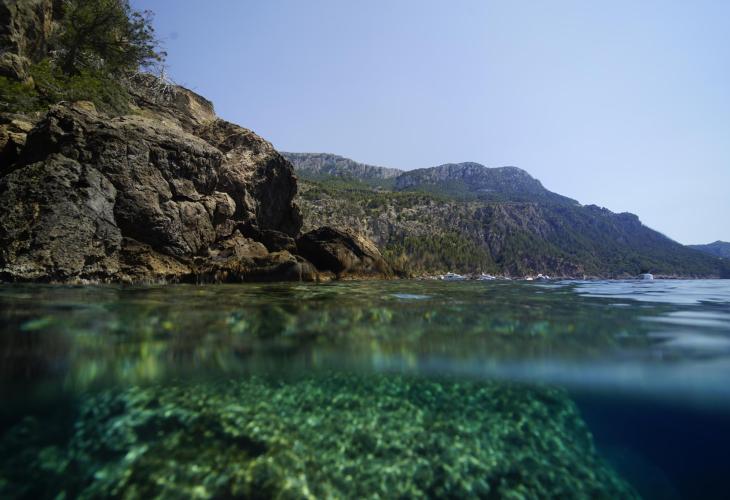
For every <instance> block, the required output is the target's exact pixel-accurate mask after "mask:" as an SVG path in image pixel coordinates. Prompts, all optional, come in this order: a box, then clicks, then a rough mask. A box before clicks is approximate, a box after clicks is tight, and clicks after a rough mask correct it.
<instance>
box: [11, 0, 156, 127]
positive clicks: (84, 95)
mask: <svg viewBox="0 0 730 500" xmlns="http://www.w3.org/2000/svg"><path fill="white" fill-rule="evenodd" d="M48 44H49V50H48V53H49V56H48V57H47V58H45V59H43V60H41V61H36V62H35V63H34V64H32V65H31V67H30V68H29V75H30V79H29V80H28V81H27V82H18V81H15V80H13V79H11V78H7V77H0V96H1V97H0V107H1V108H0V110H2V111H10V112H32V111H39V110H43V109H46V108H47V107H48V106H50V105H52V104H55V103H57V102H60V101H80V100H83V101H91V102H93V103H94V104H95V105H96V107H97V108H98V109H100V110H102V111H105V112H109V113H114V114H121V113H124V112H126V111H128V108H129V94H128V92H127V90H126V82H127V81H128V79H129V77H131V76H132V75H133V74H134V73H135V72H137V71H139V69H140V68H150V67H153V66H154V65H156V64H161V63H162V62H163V61H164V58H165V53H164V52H162V51H160V50H158V43H157V41H156V39H155V36H154V29H153V28H152V25H151V14H150V13H149V12H147V11H145V12H138V11H135V10H133V9H132V8H131V7H130V5H129V2H128V1H127V0H70V1H67V2H64V3H63V9H62V12H61V17H60V19H59V20H58V22H57V27H56V28H55V30H54V35H53V36H51V37H50V39H49V40H48Z"/></svg>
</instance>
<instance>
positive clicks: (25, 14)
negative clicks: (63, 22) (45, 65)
mask: <svg viewBox="0 0 730 500" xmlns="http://www.w3.org/2000/svg"><path fill="white" fill-rule="evenodd" d="M60 4H61V2H60V1H58V0H0V19H1V20H2V22H0V75H1V76H8V77H11V78H15V79H18V80H26V79H27V78H28V74H27V72H28V66H29V65H30V63H31V62H34V61H37V60H39V59H41V58H42V57H44V56H45V55H46V53H47V44H48V39H49V37H50V36H51V34H52V31H53V23H54V18H55V16H54V10H57V9H58V8H59V7H60Z"/></svg>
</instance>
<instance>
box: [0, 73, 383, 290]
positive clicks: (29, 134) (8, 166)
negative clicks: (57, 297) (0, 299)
mask: <svg viewBox="0 0 730 500" xmlns="http://www.w3.org/2000/svg"><path fill="white" fill-rule="evenodd" d="M140 82H141V83H140V84H139V87H138V94H137V97H136V98H135V99H136V102H137V104H138V106H136V107H135V110H136V111H135V113H134V114H130V115H127V116H117V117H112V116H108V115H106V114H103V113H100V112H97V111H96V109H95V108H94V106H93V105H92V104H90V103H84V102H79V103H70V104H61V105H58V106H55V107H53V108H52V109H50V110H49V111H48V112H47V113H46V114H45V115H44V116H42V117H41V118H40V119H39V120H38V121H37V122H35V123H33V124H30V123H28V122H25V121H22V120H19V119H10V118H8V119H7V120H6V124H5V125H4V126H3V128H2V130H0V132H2V133H0V136H2V137H4V138H5V146H6V147H5V148H4V149H3V153H2V154H0V156H2V158H3V160H4V161H3V164H2V167H1V168H0V207H2V208H0V247H1V248H0V277H2V278H3V279H4V280H8V281H53V282H68V281H72V282H76V281H97V282H98V281H102V282H104V281H107V282H150V281H155V282H159V281H205V282H210V281H215V282H219V281H223V282H236V281H246V280H279V279H283V280H301V279H304V280H312V279H320V278H326V277H328V276H331V273H329V272H326V273H320V272H319V271H318V269H317V268H316V267H315V266H313V265H312V264H310V263H309V262H308V261H307V259H305V258H303V257H300V256H298V255H297V250H296V245H295V243H294V240H295V238H296V237H297V236H298V235H299V232H300V228H301V225H302V218H301V214H300V212H299V208H298V207H297V206H296V204H294V202H293V201H292V200H293V198H294V196H295V195H296V192H297V184H296V177H295V176H294V174H293V171H292V167H291V165H290V164H289V162H288V161H286V160H285V159H284V158H283V157H282V156H281V155H280V154H279V153H278V152H277V151H276V150H275V149H274V148H273V147H272V146H271V144H270V143H268V142H267V141H265V140H264V139H262V138H261V137H259V136H258V135H256V134H255V133H253V132H251V131H250V130H247V129H245V128H243V127H239V126H238V125H234V124H232V123H228V122H225V121H223V120H220V119H218V118H216V117H215V114H214V113H213V108H212V105H210V103H209V102H208V101H207V100H205V99H204V98H202V97H200V96H197V95H196V94H194V93H192V92H190V91H189V90H187V89H183V88H181V87H174V88H171V89H168V90H167V91H166V93H165V94H164V95H163V96H162V98H160V96H159V95H156V94H155V92H156V90H155V89H154V88H153V87H151V86H149V85H148V84H149V79H144V78H142V79H141V80H140ZM144 96H146V98H145V97H144ZM155 99H156V100H155ZM147 103H152V104H147ZM26 119H29V118H27V117H26ZM358 245H360V247H361V248H363V249H365V250H363V251H367V247H368V245H369V243H368V242H366V241H363V242H360V243H358ZM322 271H329V270H328V269H322ZM345 274H346V273H345Z"/></svg>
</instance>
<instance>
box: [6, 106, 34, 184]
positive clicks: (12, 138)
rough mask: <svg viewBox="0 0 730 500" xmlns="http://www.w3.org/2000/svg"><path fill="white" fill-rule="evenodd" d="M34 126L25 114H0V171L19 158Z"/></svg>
mask: <svg viewBox="0 0 730 500" xmlns="http://www.w3.org/2000/svg"><path fill="white" fill-rule="evenodd" d="M32 128H33V124H32V123H30V122H28V121H27V120H26V119H25V117H24V116H21V115H13V114H10V113H2V114H0V173H2V171H3V170H4V169H5V167H7V166H8V165H10V164H12V163H14V162H15V161H16V160H17V159H18V156H19V155H20V152H21V151H22V149H23V146H25V139H26V137H27V135H28V132H30V130H31V129H32Z"/></svg>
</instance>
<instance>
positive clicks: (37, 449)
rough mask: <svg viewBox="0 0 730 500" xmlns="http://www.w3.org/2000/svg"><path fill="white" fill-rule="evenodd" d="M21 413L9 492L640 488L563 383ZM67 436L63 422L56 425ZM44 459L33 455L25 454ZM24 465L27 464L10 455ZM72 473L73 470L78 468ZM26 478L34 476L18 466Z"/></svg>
mask: <svg viewBox="0 0 730 500" xmlns="http://www.w3.org/2000/svg"><path fill="white" fill-rule="evenodd" d="M72 419H73V422H72V426H69V428H70V429H72V430H71V432H70V434H66V435H67V440H66V441H65V442H63V441H61V442H59V441H58V438H56V439H57V440H56V442H55V443H53V442H51V443H49V442H44V439H47V433H48V432H50V430H49V429H40V428H38V425H37V422H36V421H35V420H34V419H32V418H27V419H25V420H23V421H21V422H20V423H19V424H17V425H16V426H15V427H14V428H12V429H10V431H9V432H8V433H7V434H6V438H5V439H4V440H3V442H2V448H1V449H2V451H3V453H2V459H0V470H2V471H3V472H4V482H3V483H2V484H0V492H4V493H6V494H10V495H11V496H15V495H17V496H24V495H25V496H29V497H31V496H35V497H38V496H54V495H59V494H63V493H66V496H69V495H74V496H77V495H78V496H80V497H84V498H95V497H108V496H119V497H125V498H126V497H141V498H180V497H196V498H227V497H243V498H251V497H256V498H417V497H418V498H422V497H432V498H444V497H449V498H491V497H494V498H635V497H636V494H635V493H634V491H633V490H632V489H631V488H630V487H629V486H628V485H627V484H626V483H624V482H623V481H622V480H621V479H619V478H618V476H616V475H615V473H614V472H613V471H612V470H611V469H610V468H609V467H607V466H606V465H605V464H604V463H603V462H602V461H601V459H600V458H599V457H598V455H597V453H596V451H595V449H594V445H593V441H592V438H591V435H590V433H589V432H588V430H587V429H586V426H585V424H584V422H583V421H582V419H581V418H580V416H579V414H578V411H577V409H576V407H575V405H574V404H573V403H572V402H571V401H570V400H569V399H568V398H567V397H566V395H565V394H564V393H563V392H562V391H559V390H554V389H548V388H534V389H526V388H524V387H520V386H512V385H510V384H502V383H472V382H464V381H460V382H458V383H457V382H452V381H428V380H419V379H411V378H405V377H384V376H367V377H365V376H352V375H342V374H340V375H335V374H324V375H322V376H311V375H309V376H306V377H304V378H297V379H296V380H292V379H267V378H259V377H253V378H248V379H239V380H237V381H229V382H220V383H217V382H216V383H202V384H201V383H196V384H180V385H166V386H148V387H133V388H130V389H128V390H125V391H122V392H114V391H108V392H104V393H101V394H98V395H96V396H87V397H82V398H81V399H80V402H79V406H78V408H77V413H76V415H75V417H73V418H72ZM59 435H63V433H57V434H56V436H59ZM29 452H30V453H35V454H36V455H35V456H36V457H37V458H36V459H35V460H31V461H30V465H28V462H22V460H24V459H27V458H28V456H26V455H27V454H28V453H29ZM16 462H19V463H25V464H26V466H25V467H14V466H13V464H14V463H16ZM71 471H73V473H71V474H70V473H69V472H71ZM28 474H32V475H33V476H32V477H33V480H32V481H25V480H24V477H25V475H28Z"/></svg>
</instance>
